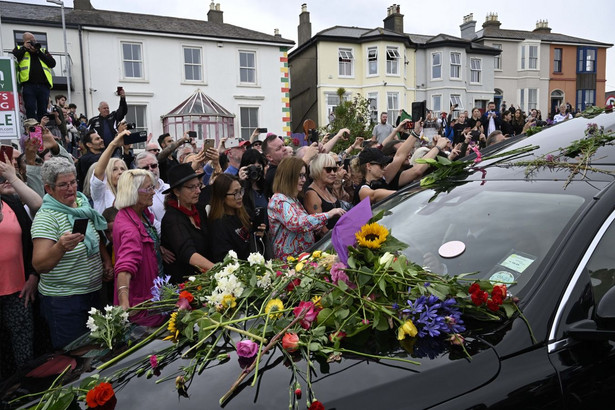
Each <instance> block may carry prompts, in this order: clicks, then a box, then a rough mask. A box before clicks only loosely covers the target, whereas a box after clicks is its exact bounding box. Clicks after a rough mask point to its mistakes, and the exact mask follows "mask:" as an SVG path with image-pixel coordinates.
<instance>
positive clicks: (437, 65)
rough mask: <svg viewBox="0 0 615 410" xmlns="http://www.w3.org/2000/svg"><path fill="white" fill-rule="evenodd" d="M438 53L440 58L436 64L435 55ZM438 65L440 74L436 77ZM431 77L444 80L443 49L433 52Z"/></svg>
mask: <svg viewBox="0 0 615 410" xmlns="http://www.w3.org/2000/svg"><path fill="white" fill-rule="evenodd" d="M436 55H437V56H438V57H439V59H440V62H439V64H434V57H435V56H436ZM436 67H437V68H439V69H440V75H439V76H438V77H434V69H435V68H436ZM431 79H432V80H442V52H441V51H436V52H434V53H431Z"/></svg>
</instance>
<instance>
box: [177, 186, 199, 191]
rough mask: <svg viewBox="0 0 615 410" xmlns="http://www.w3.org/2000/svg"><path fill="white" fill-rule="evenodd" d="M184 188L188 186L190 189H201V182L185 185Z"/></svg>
mask: <svg viewBox="0 0 615 410" xmlns="http://www.w3.org/2000/svg"><path fill="white" fill-rule="evenodd" d="M182 188H186V189H187V190H188V191H196V190H197V189H201V184H194V185H184V186H182Z"/></svg>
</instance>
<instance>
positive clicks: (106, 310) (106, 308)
mask: <svg viewBox="0 0 615 410" xmlns="http://www.w3.org/2000/svg"><path fill="white" fill-rule="evenodd" d="M105 312H107V313H111V312H113V306H111V305H107V306H105Z"/></svg>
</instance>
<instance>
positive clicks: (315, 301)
mask: <svg viewBox="0 0 615 410" xmlns="http://www.w3.org/2000/svg"><path fill="white" fill-rule="evenodd" d="M321 299H322V296H314V297H313V298H312V303H314V306H316V307H318V308H321V307H322V303H320V300H321Z"/></svg>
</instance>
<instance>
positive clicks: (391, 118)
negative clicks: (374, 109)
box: [387, 91, 400, 126]
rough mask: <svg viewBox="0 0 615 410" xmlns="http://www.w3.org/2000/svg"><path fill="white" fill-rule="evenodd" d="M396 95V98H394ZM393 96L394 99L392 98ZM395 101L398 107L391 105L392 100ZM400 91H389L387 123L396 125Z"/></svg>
mask: <svg viewBox="0 0 615 410" xmlns="http://www.w3.org/2000/svg"><path fill="white" fill-rule="evenodd" d="M393 97H394V98H393ZM391 98H393V100H391ZM392 101H395V104H394V105H396V107H391V104H389V103H390V102H392ZM399 107H400V105H399V92H398V91H387V116H388V118H387V123H389V124H391V125H392V126H395V121H396V120H397V117H398V115H399Z"/></svg>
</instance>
